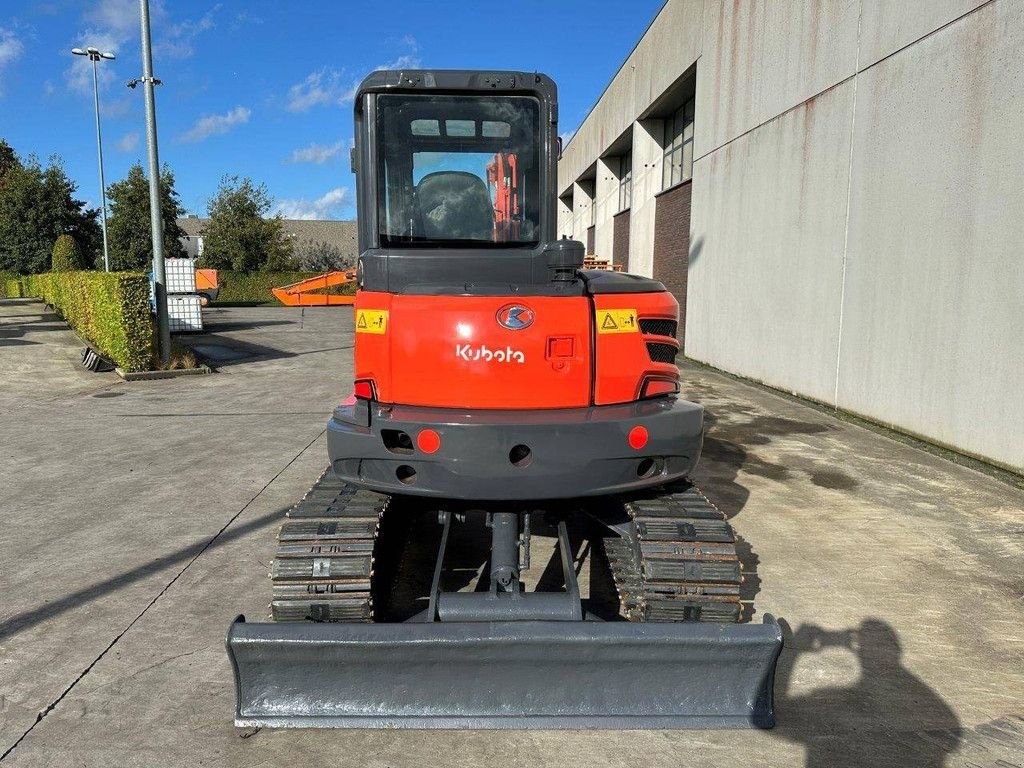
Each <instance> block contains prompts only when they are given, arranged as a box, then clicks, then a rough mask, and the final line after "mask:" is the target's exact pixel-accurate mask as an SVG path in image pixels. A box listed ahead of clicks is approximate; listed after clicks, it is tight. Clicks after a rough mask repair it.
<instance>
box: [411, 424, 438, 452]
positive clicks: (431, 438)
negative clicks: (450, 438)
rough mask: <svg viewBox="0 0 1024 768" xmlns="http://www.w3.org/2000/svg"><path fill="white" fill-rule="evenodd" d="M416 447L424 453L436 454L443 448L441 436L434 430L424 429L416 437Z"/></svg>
mask: <svg viewBox="0 0 1024 768" xmlns="http://www.w3.org/2000/svg"><path fill="white" fill-rule="evenodd" d="M416 445H418V446H419V447H420V450H421V451H423V452H424V453H434V452H436V451H437V449H438V448H440V447H441V436H440V435H439V434H437V432H435V431H434V430H432V429H424V430H423V431H422V432H420V433H419V434H418V435H416Z"/></svg>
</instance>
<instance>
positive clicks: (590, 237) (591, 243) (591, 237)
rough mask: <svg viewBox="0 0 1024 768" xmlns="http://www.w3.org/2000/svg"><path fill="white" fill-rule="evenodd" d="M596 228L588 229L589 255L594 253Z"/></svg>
mask: <svg viewBox="0 0 1024 768" xmlns="http://www.w3.org/2000/svg"><path fill="white" fill-rule="evenodd" d="M595 229H596V227H587V255H588V256H589V255H591V254H592V253H593V252H594V230H595Z"/></svg>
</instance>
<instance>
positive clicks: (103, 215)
mask: <svg viewBox="0 0 1024 768" xmlns="http://www.w3.org/2000/svg"><path fill="white" fill-rule="evenodd" d="M71 52H72V53H73V54H75V56H88V57H89V61H91V62H92V95H93V100H94V101H95V102H96V153H97V155H98V156H99V162H100V198H101V199H102V207H101V208H100V221H101V223H102V226H103V269H104V270H106V271H107V272H109V271H110V250H109V249H108V248H107V185H106V182H105V181H104V179H103V137H102V135H101V134H100V81H99V75H97V73H96V65H97V64H99V62H100V60H101V59H107V60H112V59H113V58H114V54H112V53H110V52H109V51H103V52H100V50H99V49H98V48H92V47H89V48H85V49H82V48H72V49H71Z"/></svg>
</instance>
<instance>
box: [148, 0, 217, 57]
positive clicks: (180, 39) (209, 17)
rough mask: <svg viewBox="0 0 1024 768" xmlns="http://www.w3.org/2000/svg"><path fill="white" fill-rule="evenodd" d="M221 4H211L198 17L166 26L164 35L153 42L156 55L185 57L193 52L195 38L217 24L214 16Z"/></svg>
mask: <svg viewBox="0 0 1024 768" xmlns="http://www.w3.org/2000/svg"><path fill="white" fill-rule="evenodd" d="M221 7H222V6H221V4H220V3H217V5H215V6H213V7H212V8H211V9H210V10H208V11H207V12H206V13H204V14H203V15H202V16H200V17H199V18H198V19H185V20H184V21H180V22H178V23H177V24H171V25H170V26H169V27H168V28H167V33H166V37H165V38H164V39H162V40H160V41H158V42H157V43H155V44H154V52H155V53H156V54H157V55H158V56H166V57H168V58H171V59H185V58H188V57H189V56H191V55H192V54H193V53H195V43H196V40H197V38H199V36H200V35H202V34H203V33H204V32H209V31H210V30H211V29H213V28H214V27H216V26H217V23H216V21H215V17H216V16H217V14H218V13H220V10H221Z"/></svg>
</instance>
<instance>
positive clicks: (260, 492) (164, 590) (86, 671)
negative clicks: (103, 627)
mask: <svg viewBox="0 0 1024 768" xmlns="http://www.w3.org/2000/svg"><path fill="white" fill-rule="evenodd" d="M326 431H327V430H326V429H321V430H320V431H319V432H318V433H317V434H316V437H314V438H313V439H312V440H310V441H309V442H308V443H306V445H304V446H303V447H302V449H301V450H300V451H299V452H298V453H296V454H295V455H294V456H293V457H292V458H291V459H289V460H288V462H287V463H286V464H285V465H284V466H283V467H281V469H279V470H278V471H277V473H276V474H275V475H274V476H273V477H272V478H270V480H268V481H267V482H266V484H265V485H264V486H263V487H262V488H260V489H259V490H258V491H257V492H256V493H255V494H254V495H253V496H252V498H250V499H249V500H248V501H247V502H245V504H243V505H242V508H241V509H239V510H238V511H237V512H235V514H233V515H232V516H231V517H230V518H229V519H228V521H227V522H226V523H224V525H223V526H222V527H221V529H220V530H219V531H217V533H215V534H214V535H213V536H212V537H211V538H210V539H209V540H208V541H207V542H206V543H205V544H204V545H203V546H202V548H201V549H200V550H199V551H198V552H197V553H196V554H195V555H194V556H193V557H192V558H191V559H190V560H189V561H188V562H187V563H185V565H184V566H183V567H182V568H181V570H179V571H178V572H177V573H176V574H175V575H174V577H173V578H172V579H171V580H170V581H168V582H167V583H166V584H165V585H164V586H163V588H162V589H161V590H160V591H159V592H158V593H157V594H156V595H155V596H154V597H153V599H152V600H150V601H149V602H148V603H147V604H146V607H145V608H143V609H142V610H141V611H140V612H139V613H138V615H137V616H136V617H135V618H134V619H132V620H131V621H130V622H128V625H127V626H126V627H125V628H124V629H122V630H121V632H119V633H118V635H117V636H116V637H115V638H114V639H113V640H111V641H110V643H109V644H107V647H106V648H104V649H103V650H102V651H101V652H100V654H99V655H98V656H97V657H96V658H95V659H93V660H92V661H91V662H90V663H89V665H88V666H87V667H86V668H85V669H83V670H82V671H81V672H80V673H79V674H78V675H77V676H76V677H75V679H74V680H72V681H71V683H70V685H68V687H67V688H65V689H64V690H63V691H62V692H61V694H60V695H59V696H58V697H57V698H55V699H54V700H53V701H51V702H50V703H49V704H48V705H47V706H46V708H45V709H43V710H41V711H40V712H39V714H38V715H36V719H35V721H34V722H33V723H32V725H30V726H29V727H28V728H27V729H26V730H25V732H24V733H22V734H21V736H19V737H18V739H17V740H16V741H15V742H14V743H13V744H11V746H10V747H8V748H7V750H6V751H4V753H3V754H2V755H0V762H3V761H4V760H6V759H7V757H8V756H9V755H10V754H11V753H12V752H14V750H15V749H17V748H18V745H20V744H21V742H23V741H24V740H25V739H26V738H28V735H29V734H30V733H32V731H33V730H35V728H36V726H38V725H39V724H40V723H41V722H43V720H44V719H46V717H47V715H49V714H50V713H51V712H52V711H53V710H54V709H56V708H57V705H58V704H60V703H61V702H62V701H64V699H65V698H67V696H68V694H70V693H71V691H73V690H74V689H75V686H77V685H78V684H79V683H80V682H82V680H84V679H85V677H86V675H88V674H89V673H90V672H92V670H93V668H94V667H95V666H96V665H97V664H99V663H100V661H102V660H103V658H104V657H105V656H106V655H107V654H108V653H110V651H111V650H112V649H113V648H114V646H115V645H117V644H118V643H119V642H120V641H121V638H122V637H124V636H125V635H126V634H128V632H129V631H130V630H131V629H132V627H134V626H135V625H136V624H137V623H138V622H139V621H140V620H141V619H142V617H143V616H145V615H146V613H147V612H148V611H149V609H150V608H152V607H153V606H154V605H156V603H157V601H158V600H159V599H160V598H161V597H163V596H164V595H165V594H167V592H168V590H170V588H171V587H173V586H174V584H175V582H177V581H178V579H180V578H181V577H182V576H183V575H185V572H186V571H187V570H188V569H189V568H191V567H192V565H193V564H194V563H195V562H196V561H197V560H198V559H199V558H200V557H202V556H203V554H204V553H205V552H206V551H207V550H208V549H209V548H210V547H212V546H213V545H214V543H216V541H217V540H218V539H219V538H220V537H221V536H223V535H224V532H225V531H227V529H228V528H229V527H230V526H231V525H232V523H234V522H235V521H236V520H237V519H238V518H239V517H240V516H241V515H242V513H243V512H245V510H247V509H248V508H249V507H250V506H251V505H252V503H253V502H254V501H256V499H258V498H259V497H260V496H262V495H263V492H264V491H266V490H267V488H269V487H270V486H271V485H272V484H273V483H274V481H275V480H277V478H279V477H280V476H281V475H283V474H284V473H285V471H286V470H287V469H288V468H289V467H290V466H291V465H292V464H294V463H295V462H296V461H298V459H299V457H300V456H302V454H304V453H305V452H306V451H308V450H309V449H310V448H311V447H312V445H313V443H315V442H316V441H317V440H319V439H320V438H321V437H323V435H324V433H325V432H326Z"/></svg>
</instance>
